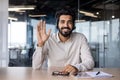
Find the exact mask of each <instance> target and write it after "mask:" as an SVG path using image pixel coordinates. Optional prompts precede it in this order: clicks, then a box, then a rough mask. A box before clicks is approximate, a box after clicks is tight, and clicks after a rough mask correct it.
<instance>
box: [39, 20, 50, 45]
mask: <svg viewBox="0 0 120 80" xmlns="http://www.w3.org/2000/svg"><path fill="white" fill-rule="evenodd" d="M50 32H51V30H49V31H48V33H46V22H45V21H42V20H41V21H40V22H39V24H38V26H37V39H38V45H39V46H43V45H44V43H45V42H46V41H47V40H48V38H49V36H50Z"/></svg>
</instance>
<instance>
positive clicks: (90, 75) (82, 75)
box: [76, 71, 113, 78]
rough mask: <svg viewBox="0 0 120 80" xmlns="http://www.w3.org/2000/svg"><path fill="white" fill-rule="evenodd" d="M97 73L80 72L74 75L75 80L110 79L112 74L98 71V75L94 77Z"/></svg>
mask: <svg viewBox="0 0 120 80" xmlns="http://www.w3.org/2000/svg"><path fill="white" fill-rule="evenodd" d="M97 73H98V72H97V71H96V72H80V73H78V74H77V75H76V77H77V78H108V77H112V76H113V75H112V74H108V73H105V72H102V71H100V73H99V74H98V75H96V74H97Z"/></svg>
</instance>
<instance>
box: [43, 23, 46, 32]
mask: <svg viewBox="0 0 120 80" xmlns="http://www.w3.org/2000/svg"><path fill="white" fill-rule="evenodd" d="M43 32H44V33H46V22H45V21H43Z"/></svg>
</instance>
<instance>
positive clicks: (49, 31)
mask: <svg viewBox="0 0 120 80" xmlns="http://www.w3.org/2000/svg"><path fill="white" fill-rule="evenodd" d="M50 33H51V29H49V30H48V33H47V35H48V37H49V36H50Z"/></svg>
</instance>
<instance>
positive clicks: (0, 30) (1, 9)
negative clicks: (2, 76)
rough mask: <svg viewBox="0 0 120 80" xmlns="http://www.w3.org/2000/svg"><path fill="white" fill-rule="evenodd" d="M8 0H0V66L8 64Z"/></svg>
mask: <svg viewBox="0 0 120 80" xmlns="http://www.w3.org/2000/svg"><path fill="white" fill-rule="evenodd" d="M7 29H8V0H0V67H7V66H8V57H9V56H8V45H7V42H8V41H7V40H8V39H7V35H8V34H7V33H8V31H7Z"/></svg>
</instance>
